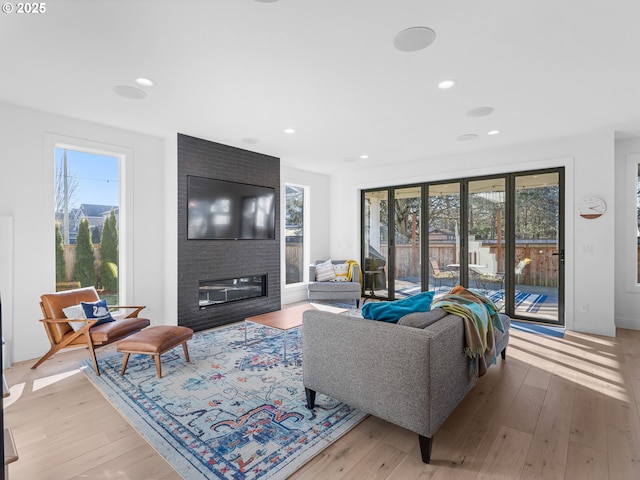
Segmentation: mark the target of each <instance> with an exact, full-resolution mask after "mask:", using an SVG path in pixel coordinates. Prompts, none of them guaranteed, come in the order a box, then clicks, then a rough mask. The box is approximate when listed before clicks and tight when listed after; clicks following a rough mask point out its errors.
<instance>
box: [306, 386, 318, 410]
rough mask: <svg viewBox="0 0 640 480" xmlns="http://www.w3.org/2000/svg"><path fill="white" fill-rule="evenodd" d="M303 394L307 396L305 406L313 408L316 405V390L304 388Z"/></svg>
mask: <svg viewBox="0 0 640 480" xmlns="http://www.w3.org/2000/svg"><path fill="white" fill-rule="evenodd" d="M304 394H305V396H306V397H307V408H308V409H309V410H311V409H313V408H314V407H315V406H316V392H315V390H311V389H309V388H305V389H304Z"/></svg>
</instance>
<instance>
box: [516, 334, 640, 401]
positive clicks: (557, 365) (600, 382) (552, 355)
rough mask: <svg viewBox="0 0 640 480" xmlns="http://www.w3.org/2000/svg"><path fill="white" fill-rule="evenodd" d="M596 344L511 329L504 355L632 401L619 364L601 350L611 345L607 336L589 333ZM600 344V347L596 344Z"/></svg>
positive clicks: (591, 388)
mask: <svg viewBox="0 0 640 480" xmlns="http://www.w3.org/2000/svg"><path fill="white" fill-rule="evenodd" d="M588 341H589V342H590V343H594V344H597V345H596V347H595V348H594V346H592V345H588V344H582V343H579V342H576V341H569V342H567V341H566V338H565V339H563V340H562V341H557V340H555V339H553V338H552V337H546V336H544V335H535V334H522V333H514V332H513V331H512V333H511V340H510V343H509V348H508V352H509V353H508V357H512V358H515V359H518V360H520V361H522V362H524V363H527V364H529V365H532V366H535V368H538V369H540V370H544V371H547V372H549V373H551V374H553V375H556V376H558V377H560V378H563V379H565V380H567V381H570V382H573V383H574V384H576V385H579V386H581V387H584V388H587V389H589V390H591V391H593V392H594V393H599V394H603V395H606V396H607V397H610V398H613V399H615V400H619V401H622V402H625V403H630V402H632V401H633V400H632V396H631V394H630V392H628V391H627V389H626V388H625V387H624V385H625V379H624V376H623V374H622V368H623V365H621V364H620V362H619V361H618V360H614V359H613V358H611V357H612V356H614V357H615V355H609V354H608V353H610V352H606V351H603V350H605V349H606V348H607V347H613V346H615V343H613V342H610V341H608V340H604V339H600V338H595V337H589V338H588ZM598 347H601V348H598Z"/></svg>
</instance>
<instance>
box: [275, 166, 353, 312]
mask: <svg viewBox="0 0 640 480" xmlns="http://www.w3.org/2000/svg"><path fill="white" fill-rule="evenodd" d="M287 183H292V184H295V185H302V186H305V187H309V197H308V198H307V201H308V203H309V205H308V207H309V210H308V212H309V220H310V225H309V231H308V232H307V238H309V239H310V241H309V248H310V250H309V261H310V262H314V261H315V260H319V259H323V258H329V238H330V231H329V177H328V176H327V175H322V174H319V173H312V172H308V171H306V170H300V169H297V168H293V167H289V166H281V167H280V192H282V193H281V195H282V197H283V198H282V205H283V206H282V211H283V212H284V191H285V184H287ZM283 214H284V213H283ZM281 224H282V225H281V228H282V230H283V232H284V222H281ZM281 236H282V239H283V241H282V242H281V247H282V251H281V257H282V262H283V265H282V289H281V292H282V304H283V305H285V304H287V303H293V302H299V301H302V300H306V299H307V286H306V284H304V285H300V284H298V285H291V286H287V285H285V271H286V269H285V267H284V233H282V234H281ZM355 258H358V257H355ZM305 268H306V266H305Z"/></svg>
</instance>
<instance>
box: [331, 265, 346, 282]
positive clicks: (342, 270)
mask: <svg viewBox="0 0 640 480" xmlns="http://www.w3.org/2000/svg"><path fill="white" fill-rule="evenodd" d="M333 271H334V273H335V274H336V279H335V280H334V282H346V281H347V275H348V274H349V264H348V263H339V264H337V265H334V266H333Z"/></svg>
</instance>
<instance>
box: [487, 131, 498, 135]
mask: <svg viewBox="0 0 640 480" xmlns="http://www.w3.org/2000/svg"><path fill="white" fill-rule="evenodd" d="M499 133H500V130H491V131H489V132H487V135H498V134H499Z"/></svg>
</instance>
